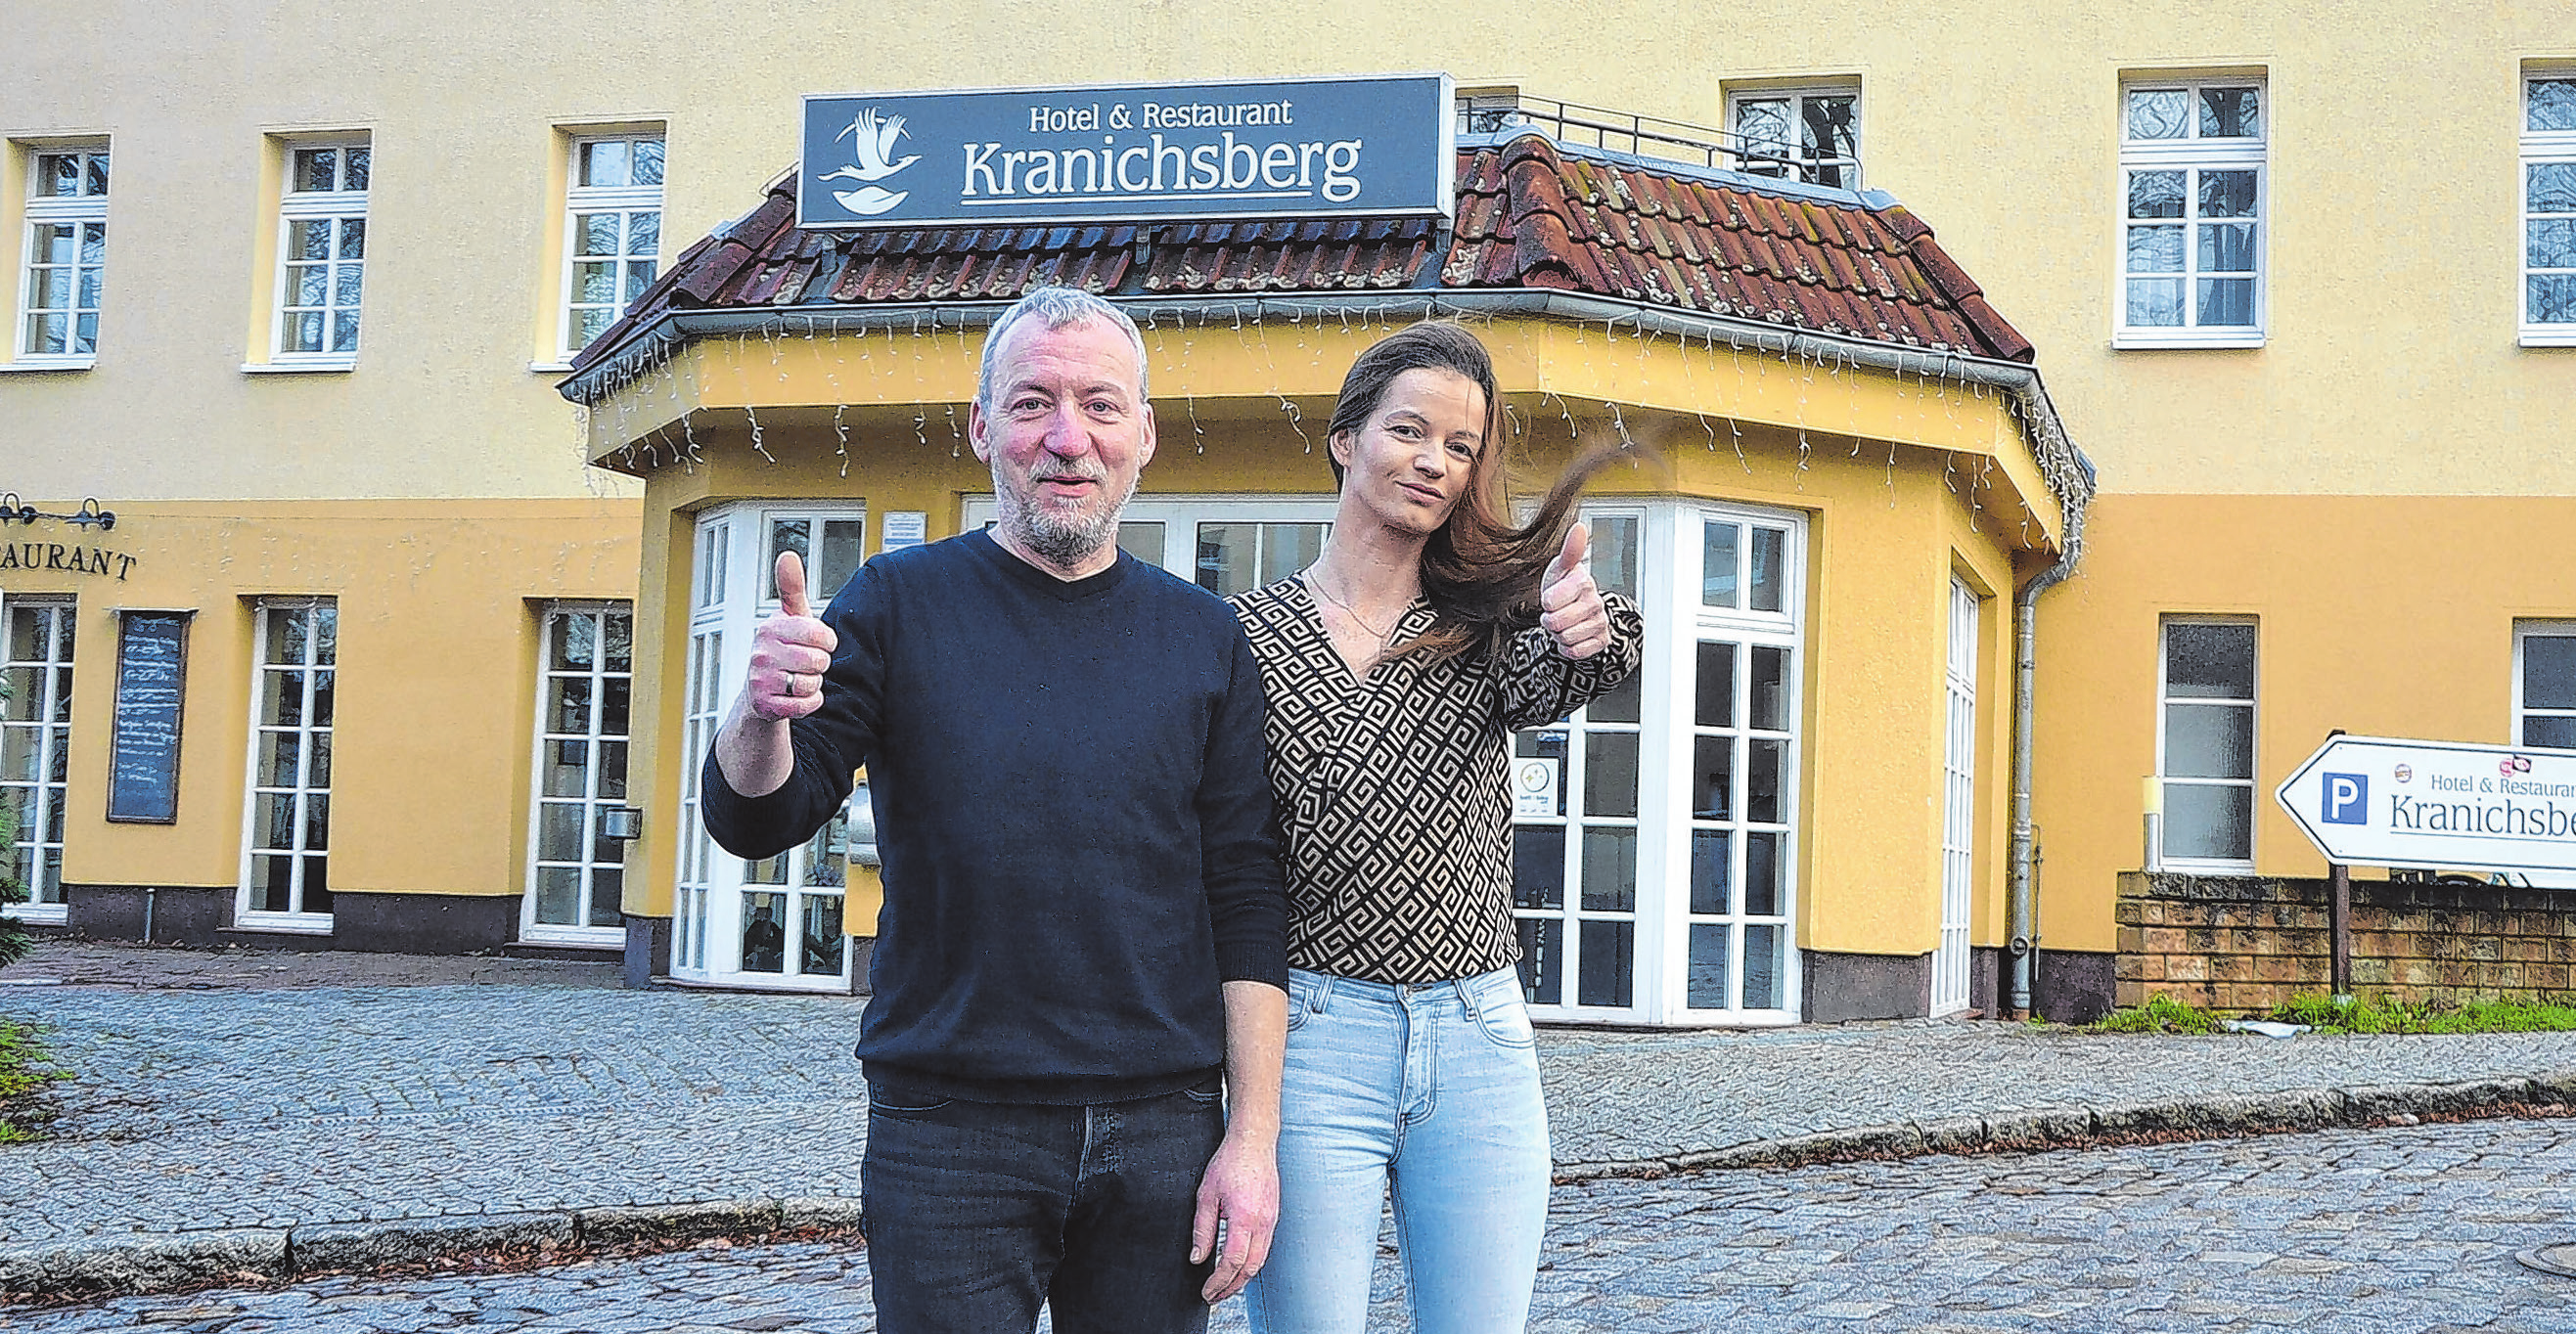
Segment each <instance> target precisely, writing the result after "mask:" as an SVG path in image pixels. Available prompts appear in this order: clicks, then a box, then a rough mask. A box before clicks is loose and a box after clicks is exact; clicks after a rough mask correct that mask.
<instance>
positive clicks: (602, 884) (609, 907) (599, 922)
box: [590, 866, 626, 926]
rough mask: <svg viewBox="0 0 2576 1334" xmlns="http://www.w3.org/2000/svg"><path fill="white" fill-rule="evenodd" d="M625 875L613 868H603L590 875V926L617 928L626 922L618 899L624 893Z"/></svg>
mask: <svg viewBox="0 0 2576 1334" xmlns="http://www.w3.org/2000/svg"><path fill="white" fill-rule="evenodd" d="M625 885H626V873H625V872H623V871H621V870H619V869H617V868H616V867H613V866H603V867H600V868H599V869H597V870H594V871H592V872H591V873H590V924H591V925H592V926H619V925H622V924H624V922H625V921H626V915H625V912H624V910H623V908H622V907H621V904H620V899H621V896H622V895H623V894H624V892H625Z"/></svg>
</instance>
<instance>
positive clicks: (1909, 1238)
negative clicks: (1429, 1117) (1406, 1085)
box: [15, 1119, 2576, 1334]
mask: <svg viewBox="0 0 2576 1334" xmlns="http://www.w3.org/2000/svg"><path fill="white" fill-rule="evenodd" d="M1553 1213H1554V1217H1553V1218H1552V1220H1551V1226H1550V1235H1549V1239H1548V1246H1547V1250H1546V1253H1545V1256H1544V1260H1543V1264H1544V1266H1545V1267H1544V1269H1543V1271H1542V1272H1541V1274H1540V1276H1539V1294H1538V1301H1537V1308H1536V1311H1535V1312H1534V1316H1533V1319H1532V1321H1531V1326H1530V1328H1531V1329H1532V1330H1533V1331H1536V1332H1538V1334H1564V1332H1570V1331H1601V1330H1619V1331H1622V1332H1623V1334H1629V1332H1633V1331H1665V1330H1672V1331H1682V1330H1689V1331H1700V1330H1721V1329H1722V1330H1727V1331H1731V1332H1733V1331H1740V1332H1742V1334H1763V1332H1764V1331H1802V1332H1806V1331H1816V1330H1832V1329H1855V1330H1870V1331H1881V1330H1891V1331H1893V1330H1908V1331H1911V1330H1940V1331H1998V1330H2050V1331H2055V1330H2084V1331H2111V1330H2121V1331H2126V1330H2141V1331H2191V1332H2192V1334H2237V1332H2239V1331H2246V1332H2251V1331H2278V1330H2299V1331H2317V1332H2318V1334H2419V1332H2429V1331H2455V1330H2472V1329H2474V1330H2480V1331H2488V1332H2489V1334H2543V1332H2550V1334H2564V1331H2567V1330H2570V1329H2576V1280H2571V1279H2566V1278H2556V1277H2552V1276H2549V1275H2545V1274H2540V1273H2536V1272H2534V1271H2531V1270H2528V1269H2525V1268H2522V1267H2521V1266H2519V1265H2517V1264H2515V1263H2514V1261H2513V1259H2512V1256H2513V1253H2514V1252H2515V1251H2516V1250H2519V1249H2523V1248H2526V1247H2530V1246H2534V1245H2541V1244H2545V1243H2548V1242H2552V1241H2558V1240H2565V1239H2568V1238H2570V1237H2576V1120H2567V1119H2559V1120H2543V1121H2482V1122H2471V1123H2466V1124H2460V1125H2431V1126H2422V1127H2416V1128H2407V1129H2398V1128H2387V1129H2377V1130H2367V1131H2358V1130H2339V1131H2328V1132H2322V1133H2313V1134H2298V1135H2277V1136H2265V1137H2261V1138H2256V1139H2250V1140H2239V1141H2214V1142H2202V1143H2191V1144H2180V1145H2164V1146H2156V1147H2145V1148H2127V1149H2096V1150H2081V1151H2071V1152H2062V1153H2050V1154H2040V1155H1992V1156H1983V1157H1974V1158H1954V1157H1933V1158H1918V1159H1912V1160H1908V1161H1904V1162H1896V1163H1869V1164H1852V1165H1844V1166H1835V1167H1810V1168H1804V1169H1799V1170H1794V1171H1786V1172H1718V1173H1710V1174H1706V1175H1696V1176H1680V1177H1672V1178H1666V1179H1662V1180H1656V1181H1648V1182H1637V1181H1600V1182H1592V1183H1588V1184H1582V1185H1572V1186H1560V1187H1558V1188H1557V1189H1556V1192H1555V1196H1554V1209H1553ZM1397 1285H1398V1280H1397V1277H1396V1274H1395V1270H1394V1264H1393V1262H1392V1258H1391V1256H1386V1255H1382V1256H1381V1261H1380V1265H1379V1272H1378V1296H1379V1301H1378V1303H1377V1306H1378V1310H1377V1311H1376V1313H1375V1318H1374V1319H1373V1321H1372V1323H1373V1324H1374V1325H1375V1326H1376V1327H1377V1328H1382V1329H1400V1328H1403V1327H1404V1321H1403V1319H1402V1316H1401V1312H1400V1310H1399V1309H1398V1308H1397V1307H1396V1305H1395V1303H1394V1298H1395V1296H1396V1294H1397V1291H1398V1286H1397ZM17 1314H18V1315H19V1316H20V1317H21V1319H20V1321H19V1323H18V1324H17V1325H16V1326H15V1328H18V1329H22V1330H25V1331H27V1334H101V1332H103V1331H108V1330H127V1329H134V1328H137V1327H142V1328H150V1329H160V1330H169V1331H173V1332H174V1334H181V1332H185V1334H253V1332H254V1331H286V1330H292V1331H299V1332H301V1334H327V1332H332V1331H344V1330H347V1331H377V1332H381V1334H411V1332H412V1331H433V1330H467V1329H471V1330H476V1331H525V1332H526V1334H555V1332H557V1331H573V1330H584V1331H596V1332H597V1334H629V1332H630V1331H632V1332H634V1334H643V1332H644V1331H669V1332H670V1334H735V1332H736V1331H762V1332H764V1334H795V1332H797V1331H815V1332H816V1334H825V1332H829V1334H840V1332H842V1331H852V1330H864V1329H869V1328H872V1327H873V1323H874V1322H873V1318H872V1315H871V1312H870V1308H869V1305H868V1301H867V1297H866V1256H865V1253H864V1252H862V1251H859V1250H856V1249H853V1248H851V1247H847V1246H841V1245H824V1244H800V1245H782V1246H766V1247H741V1248H721V1249H719V1248H706V1249H698V1250H693V1251H684V1252H679V1253H675V1254H669V1255H662V1256H655V1257H650V1258H646V1259H641V1260H627V1261H618V1262H591V1263H582V1264H573V1265H565V1266H560V1267H556V1268H552V1269H546V1270H540V1271H535V1272H529V1273H519V1274H506V1275H483V1276H462V1277H445V1278H400V1279H383V1278H377V1279H366V1278H339V1279H330V1280H325V1281H321V1282H317V1283H311V1284H306V1285H302V1286H298V1287H293V1288H287V1289H282V1290H269V1291H219V1292H205V1293H197V1294H192V1295H188V1296H184V1297H181V1296H173V1297H142V1298H125V1299H121V1300H117V1301H111V1302H105V1303H100V1304H96V1305H92V1306H85V1307H78V1308H65V1309H59V1310H51V1311H25V1312H19V1313H17ZM1214 1323H1215V1328H1217V1329H1219V1330H1224V1331H1239V1330H1241V1329H1243V1327H1244V1326H1243V1319H1242V1311H1241V1303H1239V1302H1229V1303H1227V1304H1226V1305H1225V1306H1224V1307H1223V1308H1220V1310H1219V1312H1218V1318H1217V1320H1216V1321H1215V1322H1214Z"/></svg>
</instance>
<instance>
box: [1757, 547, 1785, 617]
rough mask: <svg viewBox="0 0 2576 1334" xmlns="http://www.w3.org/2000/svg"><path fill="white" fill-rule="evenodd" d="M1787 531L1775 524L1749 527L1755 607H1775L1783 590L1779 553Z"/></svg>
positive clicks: (1766, 608)
mask: <svg viewBox="0 0 2576 1334" xmlns="http://www.w3.org/2000/svg"><path fill="white" fill-rule="evenodd" d="M1788 537H1789V535H1788V534H1787V533H1785V532H1782V531H1781V530H1779V529H1777V528H1756V529H1754V530H1753V581H1752V582H1753V601H1752V608H1753V610H1755V611H1778V610H1780V608H1781V606H1782V602H1781V599H1782V597H1783V596H1785V593H1786V587H1785V586H1786V582H1787V579H1788V575H1787V572H1786V571H1785V570H1784V569H1783V568H1782V560H1781V556H1782V553H1783V551H1784V550H1785V549H1786V545H1787V542H1788Z"/></svg>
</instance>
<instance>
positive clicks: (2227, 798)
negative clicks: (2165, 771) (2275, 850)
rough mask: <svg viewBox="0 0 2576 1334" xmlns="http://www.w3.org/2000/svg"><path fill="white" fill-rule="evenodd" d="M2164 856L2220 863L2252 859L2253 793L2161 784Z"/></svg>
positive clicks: (2203, 785)
mask: <svg viewBox="0 0 2576 1334" xmlns="http://www.w3.org/2000/svg"><path fill="white" fill-rule="evenodd" d="M2165 855H2166V856H2168V857H2197V858H2208V859H2215V860H2222V861H2243V860H2244V859H2246V858H2248V857H2251V856H2252V855H2254V789H2252V788H2250V787H2235V786H2226V787H2221V786H2218V785H2215V784H2207V783H2167V784H2165Z"/></svg>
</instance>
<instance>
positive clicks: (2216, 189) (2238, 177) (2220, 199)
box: [2200, 171, 2254, 218]
mask: <svg viewBox="0 0 2576 1334" xmlns="http://www.w3.org/2000/svg"><path fill="white" fill-rule="evenodd" d="M2253 213H2254V173H2253V172H2250V171H2204V172H2202V173H2201V174H2200V216H2202V217H2204V218H2244V217H2251V216H2253Z"/></svg>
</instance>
